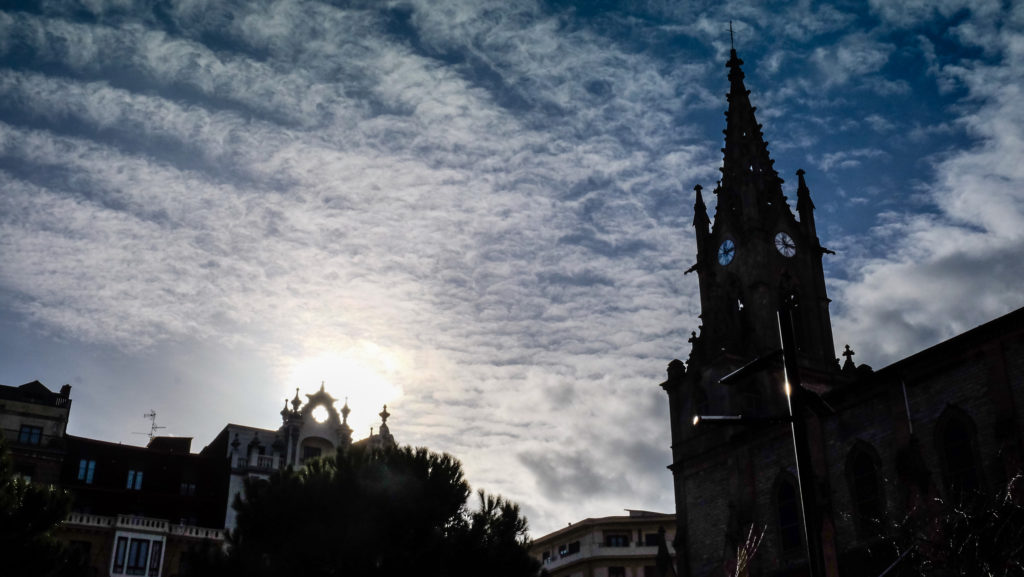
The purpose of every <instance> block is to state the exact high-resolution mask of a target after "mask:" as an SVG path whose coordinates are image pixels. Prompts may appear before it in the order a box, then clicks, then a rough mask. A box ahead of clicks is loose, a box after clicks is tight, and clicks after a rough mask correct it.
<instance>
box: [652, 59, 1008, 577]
mask: <svg viewBox="0 0 1024 577" xmlns="http://www.w3.org/2000/svg"><path fill="white" fill-rule="evenodd" d="M742 64H743V62H742V60H740V59H739V58H738V56H737V54H736V51H735V50H733V51H732V52H731V58H730V59H729V61H728V63H727V67H728V69H729V73H728V78H729V84H730V87H729V92H728V110H727V112H726V129H725V131H724V133H725V147H724V148H723V149H722V150H723V153H724V161H723V165H722V168H721V172H722V178H721V181H720V182H719V183H718V184H717V186H716V187H715V189H714V191H713V193H714V195H715V197H716V198H717V202H716V207H715V212H714V218H713V219H712V218H710V217H709V215H708V209H707V206H706V204H705V200H704V191H703V189H702V188H701V187H700V186H697V187H696V188H695V192H696V195H695V196H696V200H695V205H694V220H693V226H694V228H695V231H696V239H697V262H696V264H694V265H693V266H692V267H691V268H690V270H689V271H687V272H695V273H696V275H697V277H698V280H699V285H700V295H701V317H700V318H701V322H702V326H701V327H700V328H699V329H698V330H699V333H698V332H697V331H694V333H693V334H692V336H691V339H690V343H691V350H690V354H689V357H688V360H687V361H686V363H683V362H682V361H679V360H674V361H672V362H671V363H670V364H669V367H668V379H667V380H666V381H665V382H664V383H662V385H661V386H662V387H663V389H664V390H665V391H666V393H667V394H668V401H669V412H670V416H671V431H672V464H671V465H670V466H669V468H670V469H671V471H672V475H673V485H674V491H675V501H676V519H677V530H676V543H675V545H676V552H677V560H678V574H679V575H682V576H702V575H720V574H722V571H727V572H731V571H735V569H736V563H737V552H738V551H740V550H742V548H743V547H744V544H745V543H746V542H747V539H748V537H749V536H750V535H751V528H753V531H754V534H759V533H760V532H761V531H763V532H764V537H763V539H762V540H761V543H760V546H759V548H758V551H757V553H756V554H755V555H754V558H753V560H752V561H751V564H750V566H749V572H750V574H752V575H804V574H807V572H808V570H809V567H808V554H807V552H806V550H807V547H806V543H807V542H808V541H810V542H811V543H812V544H814V546H813V547H812V549H814V550H816V551H817V553H816V556H817V561H815V562H813V563H812V567H814V570H815V573H816V574H823V575H830V576H831V575H877V574H879V573H881V571H882V570H884V569H885V568H886V567H887V566H888V565H889V564H890V563H892V562H893V560H894V559H895V556H896V554H897V553H898V552H896V551H894V550H893V549H892V548H891V547H890V548H886V547H880V546H879V544H880V543H882V541H883V540H884V538H885V537H886V536H889V535H891V534H892V533H893V530H894V529H893V528H894V527H895V526H897V525H900V524H905V523H906V520H907V519H908V518H911V517H913V516H915V515H918V516H920V515H923V514H925V513H924V512H925V511H926V510H927V508H928V506H929V503H935V502H937V501H936V498H938V499H945V500H947V501H955V500H957V499H962V498H964V495H966V494H968V493H970V494H974V493H977V492H989V493H992V492H998V491H999V490H1001V489H1003V488H1005V487H1006V485H1007V483H1008V482H1010V481H1011V480H1012V479H1013V478H1014V477H1015V476H1016V475H1018V474H1020V472H1021V465H1022V462H1024V459H1022V443H1021V439H1022V438H1024V429H1022V420H1021V419H1020V418H1019V410H1020V409H1019V408H1020V407H1024V309H1022V310H1018V311H1016V312H1013V313H1010V314H1009V315H1007V316H1005V317H1002V318H1000V319H996V320H995V321H992V322H990V323H988V324H985V325H982V326H981V327H978V328H976V329H973V330H971V331H968V332H966V333H964V334H961V335H959V336H957V337H955V338H953V339H950V340H948V341H946V342H943V343H940V344H939V345H936V346H934V347H932V348H930V349H927V350H925V351H922V352H920V353H918V354H915V355H913V356H910V357H908V358H906V359H903V360H901V361H899V362H896V363H894V364H892V365H891V366H889V367H886V368H884V369H881V370H879V371H873V370H872V369H871V368H870V367H867V366H866V365H861V366H857V365H856V364H855V363H854V362H853V352H852V351H851V350H850V349H849V347H846V350H845V351H844V356H846V360H845V362H844V363H843V364H842V365H840V362H839V360H838V359H837V357H836V349H835V345H834V343H833V338H832V326H831V320H830V317H829V302H830V301H829V298H828V295H827V294H826V290H825V277H824V270H823V266H822V259H823V258H824V257H825V255H828V254H831V251H830V250H828V249H827V248H825V247H823V246H822V245H821V243H820V241H819V239H818V236H817V231H816V228H815V223H814V208H815V207H814V203H813V202H812V200H811V195H810V190H809V187H808V185H807V182H806V180H805V174H804V172H803V171H802V170H801V171H797V173H796V175H797V187H796V213H795V214H794V212H793V211H792V209H791V208H790V205H789V203H788V202H787V198H786V196H785V195H784V194H783V189H782V184H783V180H782V179H781V178H780V177H779V175H778V173H777V172H776V171H775V169H774V167H773V165H772V164H773V161H772V159H771V157H770V155H769V152H768V147H767V142H766V141H765V140H764V135H763V133H762V131H761V125H760V124H758V123H757V120H756V117H755V110H756V109H755V107H754V106H752V105H751V102H750V97H749V94H750V91H749V90H747V89H746V87H745V84H744V74H743V71H742V69H741V65H742ZM780 311H782V314H781V316H780ZM780 319H791V327H792V330H791V334H792V335H793V338H792V345H791V346H790V350H788V351H786V355H788V356H789V358H790V360H791V361H792V362H793V364H792V365H790V364H789V361H787V364H786V367H787V369H789V368H792V369H795V371H790V372H789V373H786V372H784V371H783V366H782V363H781V362H779V361H778V360H776V359H777V357H776V355H777V351H779V350H780V348H781V347H782V344H783V342H782V340H783V339H782V337H781V335H780ZM789 322H790V321H789V320H786V321H784V324H789ZM755 359H762V360H763V361H764V362H763V363H760V366H758V367H757V370H748V371H746V373H745V375H744V376H743V377H742V378H735V379H726V380H725V382H722V378H723V377H725V376H726V375H729V374H730V373H733V372H734V371H737V370H738V369H740V368H741V367H744V366H745V365H748V363H750V362H751V361H753V360H755ZM793 372H798V373H799V382H800V383H801V384H802V387H801V388H800V390H799V391H797V392H796V393H794V395H797V394H799V395H800V396H801V399H806V402H802V404H803V406H804V409H801V410H797V412H795V414H794V417H793V418H794V419H795V420H797V421H798V426H799V427H801V428H802V430H803V431H805V432H806V442H805V443H804V444H803V446H804V450H805V454H804V456H803V457H802V459H801V460H802V462H801V463H800V467H801V468H803V470H802V471H800V472H802V473H803V474H802V475H799V476H798V470H797V467H796V459H795V456H794V455H795V452H794V435H793V432H792V427H791V425H790V423H789V422H788V421H787V419H788V415H789V407H790V405H789V398H788V395H787V392H786V390H787V388H788V386H789V385H788V384H785V385H784V383H785V382H786V375H787V374H788V375H789V378H790V381H793V380H794V379H793ZM696 415H717V416H728V417H731V419H726V420H718V421H715V420H713V419H705V420H704V421H703V422H701V424H700V425H697V424H696V423H695V419H694V417H695V416H696ZM737 417H742V418H737ZM800 478H802V479H804V481H805V485H807V486H806V487H805V491H804V492H803V497H804V499H803V501H802V499H801V485H800V482H799V481H800ZM802 502H803V503H804V505H805V506H806V508H807V509H808V512H809V513H810V512H812V511H813V514H809V515H808V518H809V522H808V526H807V530H806V532H805V531H804V526H803V519H804V515H803V513H804V511H803V509H802V505H801V503H802ZM741 556H742V555H741ZM728 574H732V573H728Z"/></svg>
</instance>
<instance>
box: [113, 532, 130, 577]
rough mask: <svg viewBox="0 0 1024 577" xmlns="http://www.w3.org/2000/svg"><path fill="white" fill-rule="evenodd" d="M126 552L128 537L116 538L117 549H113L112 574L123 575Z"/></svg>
mask: <svg viewBox="0 0 1024 577" xmlns="http://www.w3.org/2000/svg"><path fill="white" fill-rule="evenodd" d="M127 550H128V537H118V538H117V547H116V548H115V549H114V570H113V573H124V559H125V554H126V553H127Z"/></svg>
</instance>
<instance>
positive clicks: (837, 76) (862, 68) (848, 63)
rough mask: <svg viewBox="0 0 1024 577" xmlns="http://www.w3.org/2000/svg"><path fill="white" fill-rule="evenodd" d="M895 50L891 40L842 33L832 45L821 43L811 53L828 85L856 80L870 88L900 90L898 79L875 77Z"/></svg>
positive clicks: (883, 91)
mask: <svg viewBox="0 0 1024 577" xmlns="http://www.w3.org/2000/svg"><path fill="white" fill-rule="evenodd" d="M894 50H895V47H894V46H893V45H891V44H887V43H884V42H880V41H878V40H876V39H874V38H872V37H871V36H870V35H869V34H866V33H853V34H847V35H845V36H843V37H842V38H841V39H840V40H839V41H838V42H836V43H835V44H833V45H832V46H827V47H826V46H821V47H819V48H816V49H815V50H814V52H813V53H812V54H811V61H812V62H813V63H814V64H815V65H816V66H817V67H818V73H819V74H820V75H821V76H822V78H823V79H824V83H825V85H826V86H842V85H845V84H848V83H850V82H851V81H857V82H861V83H865V86H867V87H868V88H874V89H875V90H880V91H881V93H887V92H889V91H892V90H897V88H895V87H896V86H899V83H898V82H895V83H894V82H892V81H886V80H882V79H872V78H870V75H872V74H874V73H877V72H878V71H879V70H881V69H882V67H883V66H884V65H885V64H886V63H887V62H888V61H889V56H890V55H891V54H892V52H893V51H894Z"/></svg>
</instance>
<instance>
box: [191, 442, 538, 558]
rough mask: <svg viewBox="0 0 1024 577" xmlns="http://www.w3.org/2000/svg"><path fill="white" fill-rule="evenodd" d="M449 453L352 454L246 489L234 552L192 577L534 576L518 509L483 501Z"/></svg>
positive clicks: (230, 542) (212, 553)
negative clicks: (474, 496)
mask: <svg viewBox="0 0 1024 577" xmlns="http://www.w3.org/2000/svg"><path fill="white" fill-rule="evenodd" d="M469 496H470V488H469V484H468V483H467V482H466V481H465V479H464V478H463V472H462V466H461V464H460V463H459V462H458V460H456V459H455V458H454V457H452V456H451V455H448V454H438V453H432V452H429V451H427V450H426V449H423V448H418V449H413V448H410V447H395V448H389V449H384V450H371V449H367V448H362V447H351V448H349V449H347V450H345V451H339V452H338V453H337V454H336V455H335V456H333V457H329V458H323V459H315V460H312V461H307V463H306V466H305V468H303V469H302V470H301V471H298V472H295V471H292V470H291V469H287V470H284V471H281V472H278V473H275V474H273V475H272V476H271V478H270V479H269V480H268V481H263V480H252V479H250V480H249V481H247V482H246V486H245V498H244V499H242V498H238V499H236V501H235V503H234V507H235V509H236V510H237V512H238V517H237V519H238V527H237V528H236V529H235V530H234V531H231V532H230V533H229V535H228V538H227V548H226V552H225V551H221V550H219V549H213V550H207V551H205V552H201V553H200V554H198V555H195V556H194V557H193V559H192V560H191V566H192V567H191V569H190V572H191V573H192V574H193V575H246V576H250V575H252V576H268V577H269V576H274V577H285V576H290V575H302V576H304V577H306V576H308V577H316V576H321V575H322V576H328V575H332V576H333V575H338V576H342V575H354V576H360V577H362V576H367V577H389V576H392V575H395V576H397V575H403V576H404V575H412V574H416V575H426V576H430V575H438V576H440V575H444V576H451V577H461V576H467V577H468V576H470V575H480V574H487V575H494V576H497V577H506V576H507V577H522V576H527V575H535V574H536V573H537V570H538V568H539V563H538V562H537V561H536V560H534V559H532V558H531V557H530V556H529V555H528V554H527V552H526V545H527V523H526V519H524V518H523V517H522V515H521V514H520V511H519V507H518V506H517V505H515V504H513V503H511V502H509V501H507V500H506V499H503V498H501V497H495V496H489V495H486V494H484V493H483V492H482V491H481V492H480V493H479V508H478V509H477V510H473V511H471V510H470V509H469V508H468V506H467V500H468V498H469Z"/></svg>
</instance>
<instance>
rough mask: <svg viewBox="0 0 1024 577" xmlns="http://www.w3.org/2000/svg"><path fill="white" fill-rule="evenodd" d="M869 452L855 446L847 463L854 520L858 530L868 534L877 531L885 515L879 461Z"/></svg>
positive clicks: (865, 448)
mask: <svg viewBox="0 0 1024 577" xmlns="http://www.w3.org/2000/svg"><path fill="white" fill-rule="evenodd" d="M869 451H870V449H869V448H867V447H864V446H855V447H854V448H853V450H852V451H850V456H849V457H848V458H847V462H846V472H847V480H848V481H849V483H850V497H851V502H852V505H853V513H854V518H855V520H856V522H857V526H858V528H859V529H861V530H862V531H866V532H872V531H874V530H876V528H877V525H878V522H879V520H881V518H882V516H883V515H884V513H885V495H884V494H883V493H882V483H881V475H879V471H878V465H877V460H876V459H875V458H874V456H873V455H872V453H871V452H869Z"/></svg>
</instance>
